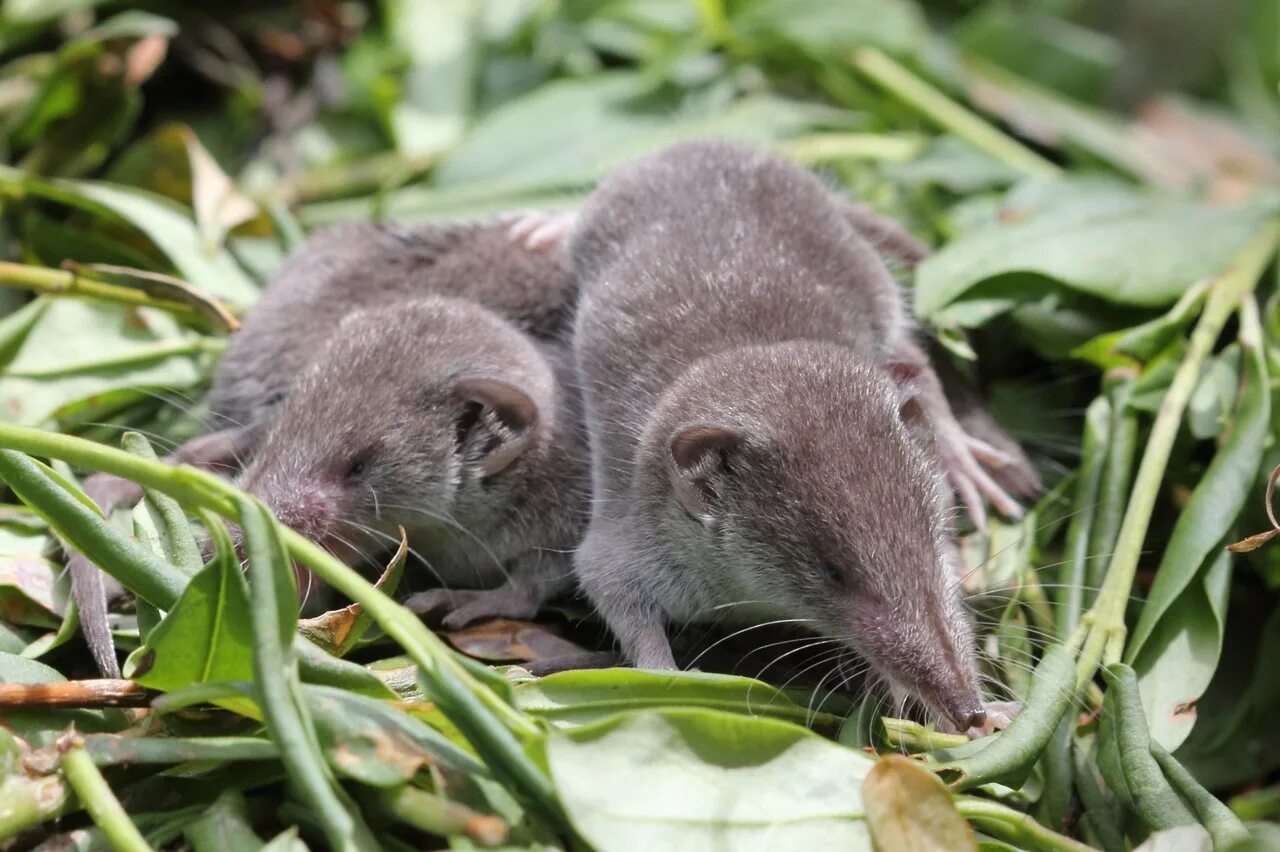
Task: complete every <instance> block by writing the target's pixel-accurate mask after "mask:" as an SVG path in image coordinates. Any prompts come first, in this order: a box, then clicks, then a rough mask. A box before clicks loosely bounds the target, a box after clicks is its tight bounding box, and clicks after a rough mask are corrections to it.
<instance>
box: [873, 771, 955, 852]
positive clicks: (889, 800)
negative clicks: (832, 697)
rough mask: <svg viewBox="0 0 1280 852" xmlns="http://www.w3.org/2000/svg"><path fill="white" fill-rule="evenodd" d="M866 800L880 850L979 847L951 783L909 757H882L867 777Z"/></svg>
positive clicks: (874, 836)
mask: <svg viewBox="0 0 1280 852" xmlns="http://www.w3.org/2000/svg"><path fill="white" fill-rule="evenodd" d="M862 801H863V804H864V806H865V807H866V809H867V824H868V825H869V826H870V828H871V839H872V840H874V841H875V844H876V848H877V849H886V850H887V849H920V850H926V849H937V850H943V849H954V850H963V849H975V850H976V849H977V848H978V841H977V839H976V838H975V837H974V834H973V829H971V828H970V827H969V824H968V823H967V822H965V820H964V817H962V816H960V812H959V811H957V810H956V805H955V802H953V801H952V800H951V794H950V793H949V792H948V791H947V788H946V785H944V784H943V783H942V782H941V781H939V780H938V776H936V775H934V774H933V773H932V772H930V771H929V770H928V769H925V768H924V767H923V766H921V765H920V764H919V763H916V762H915V761H914V760H911V759H910V758H908V757H904V756H902V755H900V754H887V755H885V756H884V757H882V758H880V760H878V761H877V762H876V765H875V766H874V767H872V769H871V772H870V773H868V774H867V778H866V780H865V781H863V782H862Z"/></svg>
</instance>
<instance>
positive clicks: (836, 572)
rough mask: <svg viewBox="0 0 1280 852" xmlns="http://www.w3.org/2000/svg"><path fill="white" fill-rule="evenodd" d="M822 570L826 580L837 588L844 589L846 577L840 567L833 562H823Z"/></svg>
mask: <svg viewBox="0 0 1280 852" xmlns="http://www.w3.org/2000/svg"><path fill="white" fill-rule="evenodd" d="M821 568H822V577H823V579H824V580H826V581H827V582H828V583H830V584H831V585H833V586H835V587H837V588H844V586H845V576H844V572H843V571H841V570H840V568H839V567H837V566H836V565H834V564H833V563H831V562H823V563H822V566H821Z"/></svg>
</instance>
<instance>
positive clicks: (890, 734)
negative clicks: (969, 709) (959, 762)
mask: <svg viewBox="0 0 1280 852" xmlns="http://www.w3.org/2000/svg"><path fill="white" fill-rule="evenodd" d="M880 724H882V725H883V726H884V735H885V740H886V742H887V743H888V745H889V746H891V747H892V748H895V749H897V748H905V749H906V750H907V751H909V752H911V753H912V754H915V753H917V752H922V751H935V750H937V749H940V748H955V747H957V746H962V745H964V744H965V743H967V742H969V738H968V737H967V736H965V735H964V734H944V733H943V732H942V731H932V730H929V729H928V728H926V727H925V726H924V725H921V724H920V723H919V722H912V721H909V720H907V719H890V718H888V717H884V718H882V719H881V720H880Z"/></svg>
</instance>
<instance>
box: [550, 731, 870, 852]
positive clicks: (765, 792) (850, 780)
mask: <svg viewBox="0 0 1280 852" xmlns="http://www.w3.org/2000/svg"><path fill="white" fill-rule="evenodd" d="M546 749H547V762H548V765H549V766H550V769H551V776H552V779H553V780H554V782H555V785H556V788H557V790H558V791H559V794H560V800H561V801H562V802H563V803H564V808H565V810H566V811H567V813H568V815H569V819H570V820H571V821H572V823H573V825H574V827H575V828H576V829H577V830H578V832H579V833H580V834H581V835H582V836H583V837H584V838H586V840H587V841H588V842H589V843H591V844H592V845H593V846H595V847H597V848H600V849H608V850H611V852H628V850H643V852H650V850H654V849H719V850H725V852H730V850H739V849H741V850H756V849H762V848H766V847H768V848H777V849H866V848H868V847H869V846H870V837H869V832H868V830H867V825H866V822H865V812H864V810H863V806H862V801H861V799H862V796H861V784H862V782H863V780H864V779H865V778H866V776H867V773H868V772H869V771H870V770H871V767H872V765H873V764H872V762H871V760H870V759H869V758H867V757H866V756H865V755H863V754H861V753H860V752H857V751H854V750H853V749H848V748H844V747H843V746H839V745H836V744H835V743H832V742H829V741H827V740H824V739H822V738H821V737H818V736H817V735H815V734H811V733H809V732H808V731H806V730H804V729H803V728H800V727H797V726H795V725H790V724H787V723H785V722H778V721H775V720H772V719H752V718H748V717H744V716H736V715H733V714H729V713H719V712H715V711H711V710H666V711H662V712H652V711H649V712H641V713H627V714H622V715H619V716H615V717H613V718H611V719H607V720H605V721H603V722H599V723H596V724H594V725H590V726H586V727H581V728H575V729H572V730H570V731H561V732H557V733H554V734H552V735H551V736H550V737H549V738H548V740H547V746H546Z"/></svg>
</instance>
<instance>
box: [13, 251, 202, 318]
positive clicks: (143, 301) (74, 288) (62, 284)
mask: <svg viewBox="0 0 1280 852" xmlns="http://www.w3.org/2000/svg"><path fill="white" fill-rule="evenodd" d="M0 287H7V288H9V289H12V290H31V291H33V292H36V293H43V294H45V295H48V296H80V297H82V298H88V299H97V300H99V301H103V302H114V303H116V304H118V305H130V306H133V307H143V308H159V309H160V310H162V311H168V312H169V313H173V314H181V315H182V316H186V317H192V318H195V319H199V318H201V314H200V312H199V311H197V310H196V309H195V308H193V307H192V306H190V305H184V304H183V303H181V302H172V301H169V300H167V299H155V298H152V297H151V296H149V295H147V294H146V293H144V292H142V291H141V290H138V289H135V288H133V287H122V286H120V285H118V284H108V283H106V282H104V281H95V280H94V279H92V278H85V277H84V276H82V275H76V274H75V273H74V272H68V271H67V270H65V269H49V268H47V267H43V266H27V265H26V264H22V263H8V262H0Z"/></svg>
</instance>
